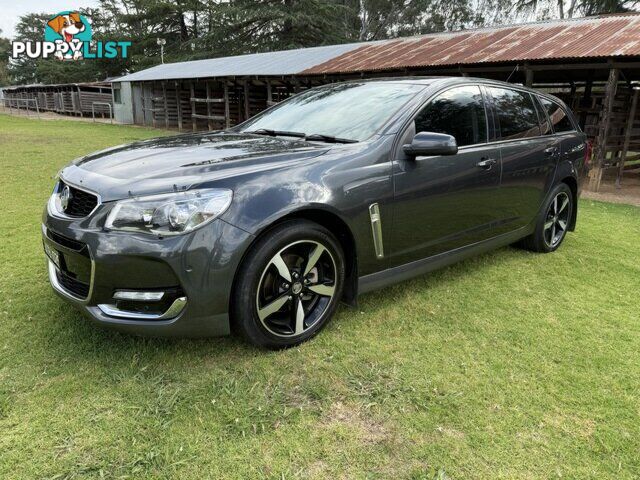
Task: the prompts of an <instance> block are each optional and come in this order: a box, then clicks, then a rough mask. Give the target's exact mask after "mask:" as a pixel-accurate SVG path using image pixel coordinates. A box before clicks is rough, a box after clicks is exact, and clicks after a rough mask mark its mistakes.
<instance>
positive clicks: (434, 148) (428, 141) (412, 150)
mask: <svg viewBox="0 0 640 480" xmlns="http://www.w3.org/2000/svg"><path fill="white" fill-rule="evenodd" d="M402 150H404V153H405V154H407V156H409V157H412V158H415V157H419V156H433V155H455V154H456V153H458V143H457V142H456V139H455V137H454V136H453V135H447V134H446V133H434V132H419V133H416V136H415V137H413V140H412V141H411V143H409V144H406V145H403V146H402Z"/></svg>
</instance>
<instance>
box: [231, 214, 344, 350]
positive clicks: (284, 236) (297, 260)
mask: <svg viewBox="0 0 640 480" xmlns="http://www.w3.org/2000/svg"><path fill="white" fill-rule="evenodd" d="M344 276H345V270H344V253H343V252H342V249H341V247H340V243H339V242H338V241H337V240H336V238H335V237H334V236H333V235H332V234H331V232H329V231H328V230H327V229H326V228H324V227H322V226H321V225H318V224H316V223H314V222H310V221H307V220H291V221H287V222H284V223H282V224H280V225H278V226H276V227H275V228H273V229H272V230H270V231H269V233H268V234H267V235H264V236H263V237H262V238H261V239H259V240H258V242H257V243H256V244H255V245H254V246H253V247H252V248H251V250H250V251H249V253H248V255H247V257H246V258H245V260H244V261H243V263H242V266H241V267H240V270H239V272H238V280H237V282H236V286H235V289H234V292H233V303H232V315H233V322H232V325H233V329H234V332H235V333H237V334H239V335H240V336H242V337H243V338H244V339H245V340H247V341H249V342H250V343H252V344H254V345H258V346H261V347H266V348H271V349H279V348H286V347H291V346H294V345H298V344H300V343H302V342H304V341H306V340H308V339H309V338H311V337H312V336H314V335H315V334H316V333H318V332H319V331H320V330H321V329H322V328H323V327H324V326H325V325H326V324H327V322H328V321H329V319H330V318H331V317H332V316H333V314H334V312H335V310H336V308H337V306H338V303H339V301H340V298H341V297H342V289H343V285H344Z"/></svg>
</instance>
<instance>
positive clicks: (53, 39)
mask: <svg viewBox="0 0 640 480" xmlns="http://www.w3.org/2000/svg"><path fill="white" fill-rule="evenodd" d="M130 46H131V42H122V41H108V42H92V32H91V24H90V23H89V20H87V18H86V17H85V16H84V15H81V14H80V13H79V12H73V11H66V12H60V13H58V14H57V15H55V16H53V17H51V18H50V19H49V21H48V22H47V24H46V26H45V29H44V41H43V42H12V43H11V47H12V54H11V56H12V57H13V58H14V59H15V58H19V57H21V56H27V57H29V58H49V57H51V56H53V57H55V58H57V59H58V60H80V59H82V58H85V59H95V58H117V57H121V58H127V55H128V53H129V52H128V50H129V47H130Z"/></svg>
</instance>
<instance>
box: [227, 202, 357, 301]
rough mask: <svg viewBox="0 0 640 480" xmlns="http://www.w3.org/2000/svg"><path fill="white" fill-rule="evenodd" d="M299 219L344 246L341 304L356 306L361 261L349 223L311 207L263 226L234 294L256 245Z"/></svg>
mask: <svg viewBox="0 0 640 480" xmlns="http://www.w3.org/2000/svg"><path fill="white" fill-rule="evenodd" d="M296 219H299V220H309V221H312V222H315V223H317V224H319V225H322V226H323V227H325V228H326V229H327V230H329V231H330V232H331V233H333V234H334V235H335V236H336V238H337V239H338V242H340V246H341V247H342V251H343V253H344V257H345V281H344V290H343V292H342V299H341V300H342V301H343V302H345V303H347V304H348V305H351V306H355V305H356V301H357V297H358V261H357V260H358V257H357V251H356V242H355V238H354V236H353V233H352V231H351V229H350V228H349V226H348V225H347V223H346V222H345V221H344V220H343V219H342V218H341V217H340V216H339V215H338V214H336V213H334V212H332V211H330V210H328V209H325V208H321V207H317V206H307V207H302V208H300V209H297V210H294V211H290V212H287V213H285V214H283V215H282V216H280V217H278V218H277V219H275V220H273V221H272V222H270V223H269V224H267V225H264V226H262V227H261V228H260V229H259V230H258V231H257V232H256V233H255V236H254V238H253V240H252V241H251V243H250V244H249V246H248V247H247V248H246V250H245V252H244V254H243V255H242V258H241V259H240V262H239V263H238V268H237V269H236V272H235V274H234V278H233V282H232V287H231V288H232V290H231V291H234V289H235V288H236V284H237V281H238V275H239V272H240V270H241V269H242V265H243V264H244V261H245V259H246V257H247V255H248V254H249V252H250V251H251V249H252V248H253V247H254V245H255V244H256V243H257V242H258V241H259V240H260V239H262V238H263V237H264V236H265V235H267V234H268V233H269V231H270V230H272V229H273V228H275V227H277V226H278V225H280V224H282V223H284V222H287V221H290V220H296ZM232 299H233V295H230V299H229V301H230V304H229V312H230V313H233V312H232V309H233V301H232Z"/></svg>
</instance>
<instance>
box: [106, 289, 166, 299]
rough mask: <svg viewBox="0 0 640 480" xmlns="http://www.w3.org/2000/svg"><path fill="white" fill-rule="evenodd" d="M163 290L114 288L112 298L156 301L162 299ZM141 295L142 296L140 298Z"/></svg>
mask: <svg viewBox="0 0 640 480" xmlns="http://www.w3.org/2000/svg"><path fill="white" fill-rule="evenodd" d="M164 293H165V292H149V291H144V290H116V293H114V294H113V298H115V299H116V300H131V301H133V302H157V301H159V300H162V297H164ZM139 295H141V296H142V297H143V298H140V297H139Z"/></svg>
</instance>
